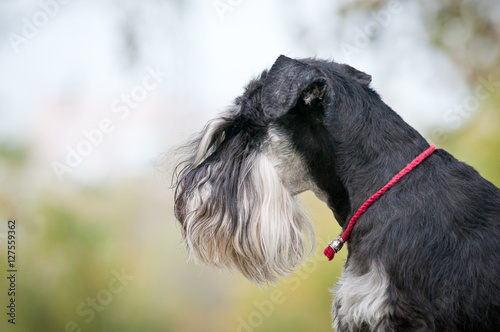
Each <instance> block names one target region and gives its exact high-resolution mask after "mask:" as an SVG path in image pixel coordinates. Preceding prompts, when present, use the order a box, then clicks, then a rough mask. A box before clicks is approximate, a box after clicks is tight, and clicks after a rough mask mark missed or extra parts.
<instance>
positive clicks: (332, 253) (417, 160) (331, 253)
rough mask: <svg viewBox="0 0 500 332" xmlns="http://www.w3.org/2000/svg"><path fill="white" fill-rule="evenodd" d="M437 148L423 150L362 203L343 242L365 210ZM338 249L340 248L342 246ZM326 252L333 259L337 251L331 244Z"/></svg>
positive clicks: (343, 237) (346, 231)
mask: <svg viewBox="0 0 500 332" xmlns="http://www.w3.org/2000/svg"><path fill="white" fill-rule="evenodd" d="M435 149H436V147H435V146H434V145H431V146H430V147H429V148H428V149H427V150H425V151H424V152H422V153H421V154H420V155H419V156H418V157H417V158H415V159H414V160H413V161H412V162H411V163H409V164H408V165H406V167H405V168H403V169H402V170H401V171H400V172H399V173H398V174H396V175H395V176H394V177H393V178H392V179H391V180H390V181H389V182H388V183H387V184H386V185H385V186H383V187H382V188H381V189H380V190H379V191H377V192H376V193H375V194H374V195H372V196H371V197H370V198H369V199H368V200H367V201H366V202H365V203H364V204H363V205H361V207H360V208H359V209H358V211H356V213H355V214H354V216H352V218H351V220H350V221H349V224H348V225H347V228H346V229H345V231H344V232H343V233H342V235H341V236H340V238H341V239H342V240H343V242H347V240H348V239H349V237H350V236H351V231H352V228H353V227H354V224H356V221H358V219H359V218H360V217H361V215H362V214H363V213H365V211H366V210H367V209H368V208H369V207H370V205H372V204H373V203H374V202H375V201H376V200H377V199H379V197H380V196H382V195H383V194H384V193H385V192H386V191H387V190H389V188H391V187H392V186H394V185H395V184H396V182H398V181H399V180H400V179H401V178H402V177H403V176H405V175H406V174H408V173H409V172H410V171H411V170H412V169H414V168H415V167H417V165H418V164H420V163H421V162H422V161H423V160H424V159H425V158H427V157H428V156H430V155H431V154H432V153H433V152H434V150H435ZM332 242H333V241H332ZM332 242H330V243H332ZM338 250H340V248H339V249H338ZM338 250H337V251H338ZM324 254H325V255H326V257H328V260H330V261H331V260H332V259H333V257H334V256H335V251H334V250H333V248H332V247H331V245H329V246H328V247H326V249H325V251H324Z"/></svg>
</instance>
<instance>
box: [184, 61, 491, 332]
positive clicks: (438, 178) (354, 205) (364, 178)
mask: <svg viewBox="0 0 500 332" xmlns="http://www.w3.org/2000/svg"><path fill="white" fill-rule="evenodd" d="M370 80H371V78H370V76H369V75H367V74H365V73H362V72H360V71H358V70H356V69H354V68H352V67H349V66H347V65H343V64H337V63H335V62H331V61H322V60H316V59H302V60H292V59H289V58H287V57H284V56H281V57H280V58H278V60H277V61H276V63H275V65H274V66H273V67H272V68H271V70H270V71H269V72H264V73H263V74H262V75H261V77H260V78H259V79H258V80H255V81H253V82H251V83H250V84H249V86H248V87H247V90H246V92H245V93H244V95H243V96H242V97H240V98H238V99H237V102H236V104H237V106H238V107H239V108H238V110H237V111H235V112H234V113H233V114H232V117H231V119H230V121H229V122H228V123H229V125H228V126H229V127H228V128H225V130H226V131H227V134H226V135H230V136H232V135H234V136H238V135H243V134H242V133H243V132H244V133H245V135H249V136H248V137H247V138H246V139H247V140H248V141H246V144H254V145H255V146H254V147H253V148H257V149H258V148H259V147H260V145H261V144H262V142H263V140H265V137H266V136H265V128H267V127H269V126H271V125H272V126H276V127H277V128H279V129H280V131H282V132H284V133H286V135H287V137H289V139H290V141H291V142H292V143H293V147H294V150H295V151H296V153H298V154H299V155H301V156H302V158H303V160H304V161H305V162H306V164H307V169H308V171H309V173H310V176H311V178H312V179H313V181H314V183H315V184H316V186H317V187H318V188H319V189H320V190H321V191H323V192H325V193H326V194H327V199H326V201H327V204H328V205H329V207H330V208H331V209H332V211H333V213H334V215H335V217H336V219H337V221H338V223H339V224H340V225H341V226H342V227H346V226H347V222H348V220H349V218H350V217H351V216H352V215H353V214H354V213H355V211H356V210H357V209H358V208H359V207H360V206H361V205H362V204H363V203H364V202H365V201H366V200H367V199H368V198H369V197H370V196H371V195H372V194H374V193H375V192H376V191H377V190H378V189H380V188H381V187H382V186H383V185H385V184H386V183H387V182H388V181H389V180H390V179H391V178H392V177H393V176H394V175H395V174H397V173H398V172H399V171H400V170H401V169H403V168H404V167H405V166H406V165H407V164H408V163H409V162H410V161H412V160H413V159H414V158H415V157H416V156H417V155H419V154H420V153H421V152H423V151H424V150H425V149H427V148H428V147H429V144H428V143H427V142H426V140H425V139H424V138H423V137H422V136H421V135H420V134H419V133H418V132H417V131H416V130H415V129H413V128H412V127H411V126H409V125H408V124H407V123H405V122H404V121H403V119H402V118H401V117H400V116H399V115H397V114H396V113H395V112H394V111H393V110H392V109H391V108H390V107H389V106H387V105H386V104H385V103H384V102H383V101H382V100H381V98H380V97H379V95H378V94H377V93H376V92H375V91H373V90H372V89H371V88H370V87H369V83H370ZM308 96H312V97H311V98H308ZM229 128H231V129H229ZM226 139H227V138H226ZM213 157H214V158H219V157H223V158H230V157H229V156H216V155H215V154H214V155H213ZM227 160H229V159H227ZM235 197H236V194H235ZM178 213H179V212H178ZM235 213H236V212H235ZM348 249H349V254H348V259H347V261H346V268H347V267H350V268H351V269H352V270H353V271H357V273H358V274H360V275H361V274H363V273H366V272H367V271H368V270H369V269H370V266H372V265H373V263H376V264H378V265H380V266H382V267H383V268H384V270H385V272H386V273H387V275H388V278H389V289H388V290H387V294H388V300H389V305H390V306H391V308H392V310H391V313H390V315H388V316H387V317H385V318H384V320H385V323H384V324H385V325H383V326H386V329H388V330H392V331H467V332H471V331H478V332H479V331H480V332H484V331H499V330H500V190H499V189H498V188H496V187H495V186H494V185H493V184H492V183H490V182H488V181H487V180H485V179H484V178H482V177H481V176H480V175H479V174H478V173H477V172H476V171H475V170H474V169H473V168H472V167H470V166H468V165H466V164H464V163H462V162H460V161H458V160H456V159H455V158H454V157H453V156H451V155H450V154H449V153H447V152H446V151H444V150H441V149H438V150H436V151H435V152H434V153H433V154H432V155H431V156H430V157H428V158H427V159H426V160H424V161H423V162H422V163H421V164H420V165H419V166H418V167H417V168H415V169H414V170H413V171H412V172H410V173H409V174H408V175H406V176H405V177H403V179H402V180H401V181H400V182H398V183H397V185H396V186H394V187H393V188H391V189H390V190H389V191H388V192H387V193H386V194H384V195H383V196H382V197H381V198H380V199H379V200H378V201H377V202H376V203H375V204H373V205H372V206H371V207H370V208H369V209H368V210H367V212H366V213H365V214H364V215H363V216H362V217H361V218H360V219H359V221H358V222H357V223H356V225H355V227H354V229H353V232H352V235H351V238H350V240H349V242H348ZM345 326H346V325H344V324H343V322H342V321H340V322H339V331H347V329H346V328H345ZM372 330H375V327H374V326H368V324H364V325H363V326H360V327H359V328H358V331H372ZM350 332H352V330H351V331H350Z"/></svg>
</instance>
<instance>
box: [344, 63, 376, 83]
mask: <svg viewBox="0 0 500 332" xmlns="http://www.w3.org/2000/svg"><path fill="white" fill-rule="evenodd" d="M341 66H342V68H343V69H344V71H345V72H346V73H347V74H349V76H351V77H352V78H354V80H356V81H357V82H359V83H361V84H365V85H368V84H370V82H371V81H372V77H371V75H368V74H367V73H364V72H362V71H360V70H357V69H356V68H354V67H351V66H349V65H346V64H342V65H341Z"/></svg>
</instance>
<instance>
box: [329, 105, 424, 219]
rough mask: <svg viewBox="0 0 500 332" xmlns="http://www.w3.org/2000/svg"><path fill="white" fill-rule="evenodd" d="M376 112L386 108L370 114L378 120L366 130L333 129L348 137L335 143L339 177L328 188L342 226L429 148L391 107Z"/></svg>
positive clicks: (340, 127) (330, 200)
mask: <svg viewBox="0 0 500 332" xmlns="http://www.w3.org/2000/svg"><path fill="white" fill-rule="evenodd" d="M380 102H381V103H382V101H380ZM376 109H377V110H378V113H381V112H380V110H381V109H382V110H383V113H382V114H376V113H375V112H376V111H372V110H369V112H366V113H365V114H367V116H369V117H374V118H376V120H375V119H369V121H366V122H365V125H364V127H362V128H358V129H357V130H356V129H350V128H349V126H348V125H346V124H345V125H344V126H339V127H338V128H332V129H331V130H332V131H331V132H333V133H335V134H334V135H338V134H339V131H340V130H343V131H344V132H343V133H342V135H343V137H347V138H348V139H344V140H342V141H336V142H335V144H332V147H333V158H334V160H335V162H334V165H335V176H333V177H332V178H331V179H330V186H329V187H330V188H329V189H327V193H328V204H329V206H330V208H331V209H332V210H333V211H334V214H335V217H336V219H337V220H338V222H339V224H340V225H341V226H346V224H347V222H348V219H349V218H350V217H351V216H352V214H354V212H355V211H356V210H357V209H358V208H359V207H360V206H361V205H362V204H363V203H364V202H365V201H366V200H367V199H368V198H369V197H370V195H372V194H373V193H375V192H377V190H379V189H380V188H381V187H382V186H384V185H385V184H386V183H387V182H388V181H389V180H390V179H391V178H392V177H393V176H394V175H395V174H397V173H398V172H399V171H400V170H401V169H402V168H404V167H405V166H406V165H407V164H408V163H409V162H411V161H412V160H413V158H415V156H417V155H418V154H420V153H421V152H422V151H424V150H425V149H426V148H428V146H429V145H428V143H427V142H426V140H425V139H424V138H423V137H422V136H421V135H420V134H419V133H418V132H417V131H416V130H414V129H413V128H412V127H411V126H410V125H408V124H407V123H406V122H404V121H403V119H402V118H401V117H399V115H397V114H396V113H394V111H392V110H391V109H390V108H389V107H388V106H387V105H385V104H384V107H380V106H379V107H378V108H376ZM396 129H399V130H396ZM381 132H383V133H384V134H385V137H384V136H383V135H381ZM381 137H383V139H381ZM353 151H355V152H354V153H353Z"/></svg>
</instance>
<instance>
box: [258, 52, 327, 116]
mask: <svg viewBox="0 0 500 332" xmlns="http://www.w3.org/2000/svg"><path fill="white" fill-rule="evenodd" d="M325 88H326V87H325V79H324V78H323V76H322V74H321V72H320V71H319V70H318V69H316V68H314V67H313V66H310V65H308V64H306V63H303V62H300V61H297V60H294V59H290V58H288V57H286V56H284V55H280V56H279V58H278V59H277V60H276V62H275V63H274V65H273V66H272V67H271V69H270V70H269V72H268V74H267V76H266V78H265V81H264V86H263V87H262V108H263V111H264V114H265V115H266V116H267V117H268V118H271V119H276V118H278V117H280V116H282V115H283V114H285V113H287V112H288V110H290V109H291V108H292V107H293V106H295V104H296V103H297V101H298V100H299V98H301V96H302V98H304V102H305V103H306V104H310V103H311V102H312V101H313V100H314V99H321V98H322V97H323V95H324V93H325Z"/></svg>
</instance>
